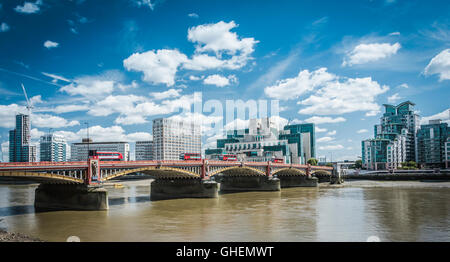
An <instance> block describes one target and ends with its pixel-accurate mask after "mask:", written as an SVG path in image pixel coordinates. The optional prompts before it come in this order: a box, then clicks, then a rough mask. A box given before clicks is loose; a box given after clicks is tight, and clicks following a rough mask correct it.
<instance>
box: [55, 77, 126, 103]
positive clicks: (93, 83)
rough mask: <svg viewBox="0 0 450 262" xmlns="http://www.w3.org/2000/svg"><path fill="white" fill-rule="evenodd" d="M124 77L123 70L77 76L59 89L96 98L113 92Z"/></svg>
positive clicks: (71, 93) (70, 93)
mask: <svg viewBox="0 0 450 262" xmlns="http://www.w3.org/2000/svg"><path fill="white" fill-rule="evenodd" d="M122 79H123V74H122V73H121V72H119V71H116V70H111V71H106V72H104V73H102V74H101V75H95V76H81V77H77V78H75V79H74V80H73V82H71V83H70V84H68V85H65V86H63V87H61V88H60V89H59V91H61V92H66V93H68V94H69V95H81V96H84V97H86V98H89V99H94V98H97V97H99V96H102V95H107V94H110V93H112V92H113V90H114V87H115V86H116V85H117V83H118V82H119V81H121V80H122Z"/></svg>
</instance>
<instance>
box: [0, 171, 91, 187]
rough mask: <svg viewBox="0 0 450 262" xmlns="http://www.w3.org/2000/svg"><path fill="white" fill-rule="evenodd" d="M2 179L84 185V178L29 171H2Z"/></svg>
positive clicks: (0, 175) (0, 174)
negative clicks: (12, 178) (10, 178)
mask: <svg viewBox="0 0 450 262" xmlns="http://www.w3.org/2000/svg"><path fill="white" fill-rule="evenodd" d="M0 177H14V178H20V179H23V180H27V181H36V182H55V183H68V184H72V183H75V184H82V183H84V180H83V179H82V178H76V177H70V176H64V175H59V174H52V173H45V172H28V171H0Z"/></svg>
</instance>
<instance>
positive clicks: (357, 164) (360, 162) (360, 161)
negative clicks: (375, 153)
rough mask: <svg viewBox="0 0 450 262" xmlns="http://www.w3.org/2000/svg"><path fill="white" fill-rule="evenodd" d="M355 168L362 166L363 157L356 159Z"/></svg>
mask: <svg viewBox="0 0 450 262" xmlns="http://www.w3.org/2000/svg"><path fill="white" fill-rule="evenodd" d="M355 168H362V160H361V159H359V160H356V161H355Z"/></svg>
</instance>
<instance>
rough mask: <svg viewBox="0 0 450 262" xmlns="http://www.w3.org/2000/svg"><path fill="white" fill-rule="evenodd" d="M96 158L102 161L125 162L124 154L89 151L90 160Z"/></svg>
mask: <svg viewBox="0 0 450 262" xmlns="http://www.w3.org/2000/svg"><path fill="white" fill-rule="evenodd" d="M91 157H95V158H98V159H99V160H100V161H121V160H123V155H122V153H119V152H106V151H97V150H89V158H91Z"/></svg>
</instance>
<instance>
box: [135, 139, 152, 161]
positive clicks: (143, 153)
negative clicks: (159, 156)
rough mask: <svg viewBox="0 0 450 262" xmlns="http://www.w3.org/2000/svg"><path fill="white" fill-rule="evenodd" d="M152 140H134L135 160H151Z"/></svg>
mask: <svg viewBox="0 0 450 262" xmlns="http://www.w3.org/2000/svg"><path fill="white" fill-rule="evenodd" d="M153 155H154V152H153V141H136V146H135V158H136V160H153Z"/></svg>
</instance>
